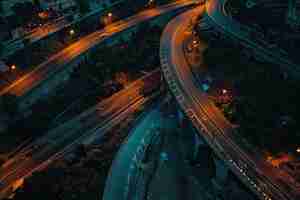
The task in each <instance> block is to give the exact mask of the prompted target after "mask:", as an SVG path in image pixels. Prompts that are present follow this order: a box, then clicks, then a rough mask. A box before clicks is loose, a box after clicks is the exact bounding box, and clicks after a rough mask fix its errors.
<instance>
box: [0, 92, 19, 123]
mask: <svg viewBox="0 0 300 200" xmlns="http://www.w3.org/2000/svg"><path fill="white" fill-rule="evenodd" d="M1 109H2V110H3V111H4V112H6V113H7V114H8V115H9V116H10V117H14V116H15V115H16V114H17V112H18V99H17V96H16V95H13V94H9V93H7V94H4V95H3V96H2V97H1Z"/></svg>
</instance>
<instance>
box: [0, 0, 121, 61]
mask: <svg viewBox="0 0 300 200" xmlns="http://www.w3.org/2000/svg"><path fill="white" fill-rule="evenodd" d="M123 1H124V0H119V1H116V2H114V3H112V4H111V5H110V7H113V6H115V5H117V4H119V3H121V2H123ZM98 7H99V8H97V9H95V10H92V11H91V12H89V13H88V14H86V15H85V16H83V17H80V18H79V19H76V20H74V21H72V22H69V21H67V20H66V18H67V17H68V16H69V15H72V16H74V15H75V14H74V13H71V14H67V15H66V16H62V17H60V18H58V19H54V20H53V21H50V22H49V23H47V24H43V25H42V26H41V27H37V28H34V29H33V30H31V31H30V32H28V33H26V34H25V36H24V37H23V38H18V39H16V40H14V41H10V42H8V43H7V44H6V50H5V52H4V54H5V56H9V55H11V54H13V53H15V52H16V51H17V50H20V49H22V48H24V45H20V44H22V43H23V42H22V41H23V39H28V40H29V41H30V43H34V42H37V41H39V40H41V39H43V38H45V37H48V36H49V35H51V34H53V33H56V32H58V31H60V30H62V29H63V28H66V27H70V26H72V25H74V24H76V23H78V22H79V21H81V20H84V19H86V18H88V17H91V16H93V15H97V14H100V13H101V12H102V11H103V10H105V9H103V8H102V7H101V6H98ZM106 9H107V8H106ZM2 57H4V56H3V55H2Z"/></svg>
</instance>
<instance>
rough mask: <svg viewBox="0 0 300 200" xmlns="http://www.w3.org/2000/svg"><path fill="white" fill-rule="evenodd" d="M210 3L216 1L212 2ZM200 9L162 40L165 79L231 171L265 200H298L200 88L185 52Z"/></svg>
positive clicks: (179, 20)
mask: <svg viewBox="0 0 300 200" xmlns="http://www.w3.org/2000/svg"><path fill="white" fill-rule="evenodd" d="M209 2H214V0H211V1H209ZM204 10H205V8H204V7H203V6H199V7H197V8H195V9H192V10H189V11H187V12H185V13H183V14H181V15H179V16H178V17H176V18H175V19H173V20H172V21H171V22H170V23H169V24H168V25H167V27H166V28H165V30H164V32H163V35H162V37H161V44H160V59H161V67H162V70H163V74H164V77H165V79H166V81H167V83H168V85H169V88H170V89H171V91H172V93H173V94H174V96H175V97H176V100H177V102H178V103H179V105H180V107H181V108H182V110H183V111H184V112H185V113H186V115H187V116H188V118H189V119H190V120H191V121H192V123H193V124H194V126H195V127H196V128H197V129H198V131H199V133H203V134H202V137H203V138H204V139H205V140H206V142H207V143H208V144H209V145H210V147H211V148H212V149H213V150H214V151H215V153H216V154H217V155H218V156H219V157H220V158H221V159H222V160H223V161H224V162H225V163H226V165H227V166H228V168H229V169H230V170H231V171H232V172H233V173H234V174H235V175H236V176H237V177H238V178H239V179H240V180H241V181H242V182H244V183H245V185H246V186H247V187H248V188H249V189H250V190H251V191H253V192H254V193H255V194H256V195H257V196H258V197H259V198H260V199H262V200H272V199H273V200H274V199H276V200H291V199H293V200H297V199H299V196H298V194H297V193H295V191H291V190H287V189H286V185H283V184H282V182H281V179H280V176H281V175H282V174H279V173H278V171H276V170H275V169H274V168H272V167H271V166H269V165H267V164H266V162H265V161H264V160H262V159H261V158H260V157H257V156H255V155H252V154H249V153H248V152H246V151H245V150H244V149H242V148H241V147H240V144H239V141H238V140H237V139H236V134H235V130H234V127H233V126H232V125H231V124H230V123H229V122H228V121H227V120H226V119H225V118H224V116H223V114H222V113H221V112H220V111H219V109H218V108H216V106H215V105H214V104H213V102H211V101H210V100H209V99H208V96H207V95H206V94H205V93H204V92H202V91H201V90H200V89H199V88H198V87H197V80H196V79H195V77H193V73H192V72H191V69H190V66H189V64H188V63H187V61H186V59H185V55H184V51H183V43H184V41H185V40H186V39H187V38H189V37H191V35H192V33H191V31H189V30H188V28H189V26H190V23H191V19H193V18H196V17H197V16H198V15H200V14H203V12H204Z"/></svg>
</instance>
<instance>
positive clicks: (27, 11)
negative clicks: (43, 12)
mask: <svg viewBox="0 0 300 200" xmlns="http://www.w3.org/2000/svg"><path fill="white" fill-rule="evenodd" d="M11 9H12V11H13V12H14V14H15V17H16V21H17V25H19V26H20V25H23V24H25V23H26V22H28V21H29V20H31V19H32V18H33V16H35V15H36V14H37V12H38V9H37V8H36V7H35V6H34V5H33V4H32V3H31V2H24V3H16V4H14V5H13V6H12V7H11Z"/></svg>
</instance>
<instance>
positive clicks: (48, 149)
mask: <svg viewBox="0 0 300 200" xmlns="http://www.w3.org/2000/svg"><path fill="white" fill-rule="evenodd" d="M155 73H160V72H159V71H158V70H155V71H154V72H152V73H150V74H148V75H145V76H144V77H142V78H141V79H139V80H137V81H135V82H133V83H132V84H130V85H129V86H128V87H126V88H125V89H123V90H121V91H120V92H118V93H116V94H114V95H113V96H111V97H109V98H108V99H105V100H103V101H102V102H100V103H99V104H97V105H96V106H94V107H92V108H90V109H88V110H87V111H85V112H83V113H82V114H80V115H79V116H77V117H75V118H74V119H72V120H70V121H68V122H66V123H65V124H63V125H61V126H59V127H57V128H55V129H54V130H50V131H49V132H48V133H47V134H46V135H45V136H43V137H42V138H40V139H38V140H37V141H34V142H33V143H32V144H30V145H29V147H28V148H24V150H23V151H21V152H20V153H19V154H17V155H16V156H15V157H14V158H13V161H10V162H9V163H8V164H4V167H3V166H2V167H1V168H0V181H1V183H2V185H0V198H3V197H5V196H6V195H7V193H9V192H10V188H11V186H12V185H13V183H15V182H16V181H17V180H19V179H21V178H25V177H27V176H30V175H31V173H32V172H34V171H37V170H40V169H43V168H45V167H47V166H48V164H49V163H51V162H52V161H53V160H55V159H57V158H58V157H61V156H64V155H65V153H67V152H69V151H71V150H73V149H74V147H76V145H78V144H80V143H89V142H90V141H92V140H94V139H96V138H99V137H101V136H102V135H103V134H105V133H106V132H107V131H108V130H110V129H111V128H113V127H114V126H115V125H117V124H118V123H121V122H122V120H124V119H126V118H127V117H128V116H129V115H130V114H132V113H133V112H135V111H136V110H137V109H139V108H140V107H141V106H142V105H144V104H145V103H146V102H147V101H148V100H150V98H148V97H143V96H142V95H141V94H140V90H141V89H142V88H143V87H144V78H145V77H147V76H152V75H154V74H155ZM32 148H35V149H34V150H33V151H32V152H31V153H30V154H29V155H26V153H28V152H30V149H32Z"/></svg>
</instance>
